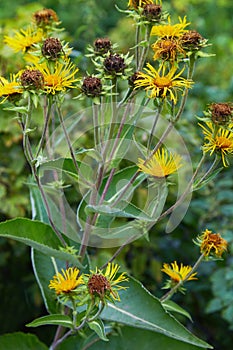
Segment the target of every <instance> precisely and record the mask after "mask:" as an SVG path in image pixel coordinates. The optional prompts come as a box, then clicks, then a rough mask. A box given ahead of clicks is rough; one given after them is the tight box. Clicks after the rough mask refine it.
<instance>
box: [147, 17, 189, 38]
mask: <svg viewBox="0 0 233 350" xmlns="http://www.w3.org/2000/svg"><path fill="white" fill-rule="evenodd" d="M179 21H180V23H177V24H173V25H172V24H171V17H170V16H169V17H168V24H160V25H156V26H153V27H152V29H151V35H156V36H158V37H160V38H168V39H171V38H180V37H181V36H182V35H183V34H184V33H185V32H187V29H185V28H186V27H187V26H188V25H189V24H190V23H187V20H186V16H185V17H184V18H183V19H182V18H181V17H179Z"/></svg>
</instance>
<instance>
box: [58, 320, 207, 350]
mask: <svg viewBox="0 0 233 350" xmlns="http://www.w3.org/2000/svg"><path fill="white" fill-rule="evenodd" d="M117 330H118V328H117V327H115V329H114V332H112V334H111V331H112V329H111V328H108V329H107V330H106V333H107V334H108V338H109V342H103V341H101V340H100V339H98V338H97V337H96V336H95V337H94V334H93V335H92V336H91V335H89V336H88V337H87V338H85V340H84V339H83V338H82V337H81V336H78V335H75V336H72V337H69V338H67V339H65V340H64V341H63V342H62V343H61V344H60V345H59V346H58V349H57V350H70V349H76V346H77V344H79V350H87V349H88V350H89V349H90V350H100V349H101V350H109V349H111V350H131V349H135V350H138V349H140V350H153V349H159V350H200V349H203V347H202V348H200V347H197V346H195V345H191V344H187V343H183V342H181V341H178V340H176V339H172V338H168V337H166V336H165V335H163V334H160V333H155V332H152V331H148V330H145V329H138V328H133V327H128V326H124V327H122V326H120V327H119V332H118V334H117Z"/></svg>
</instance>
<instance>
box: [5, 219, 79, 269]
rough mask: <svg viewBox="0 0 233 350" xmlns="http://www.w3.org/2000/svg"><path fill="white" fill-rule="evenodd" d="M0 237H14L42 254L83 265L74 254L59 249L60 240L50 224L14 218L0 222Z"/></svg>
mask: <svg viewBox="0 0 233 350" xmlns="http://www.w3.org/2000/svg"><path fill="white" fill-rule="evenodd" d="M0 237H4V238H11V239H14V240H15V241H18V242H21V243H24V244H26V245H29V246H31V247H33V248H35V249H37V250H39V251H41V252H42V253H43V254H46V255H48V256H52V257H54V258H58V259H61V260H66V261H69V262H71V263H73V264H76V265H77V266H78V267H83V266H82V265H81V264H80V263H79V262H78V259H77V258H76V257H75V256H74V255H72V254H69V253H67V252H63V251H61V250H60V247H61V242H60V240H59V239H58V237H57V236H56V234H55V232H54V231H53V230H52V228H51V226H49V225H47V224H45V223H42V222H40V221H35V220H30V219H25V218H16V219H13V220H9V221H5V222H2V223H0Z"/></svg>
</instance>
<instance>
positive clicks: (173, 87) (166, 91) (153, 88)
mask: <svg viewBox="0 0 233 350" xmlns="http://www.w3.org/2000/svg"><path fill="white" fill-rule="evenodd" d="M184 69H185V68H183V69H182V70H181V71H180V72H178V73H177V67H175V66H172V68H171V69H170V70H169V71H168V72H166V67H165V65H164V64H161V65H160V67H159V69H158V70H156V69H155V68H154V67H153V66H152V65H151V64H150V63H147V68H145V69H144V70H145V72H146V73H143V72H139V73H138V78H137V79H136V80H135V88H136V89H137V88H141V87H142V88H144V89H145V91H147V94H148V97H149V98H157V97H159V98H163V99H164V98H168V99H170V100H171V101H173V103H174V104H176V103H177V99H178V96H177V91H182V90H183V88H187V89H189V88H191V87H192V84H193V81H192V80H190V79H185V78H183V77H181V74H182V73H183V72H184Z"/></svg>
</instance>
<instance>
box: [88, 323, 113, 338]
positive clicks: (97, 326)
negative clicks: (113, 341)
mask: <svg viewBox="0 0 233 350" xmlns="http://www.w3.org/2000/svg"><path fill="white" fill-rule="evenodd" d="M88 326H89V327H90V329H92V330H93V331H94V332H95V333H96V334H97V335H98V337H99V338H100V339H101V340H104V341H108V338H106V335H105V329H104V324H103V322H102V320H101V319H96V320H94V321H92V322H88Z"/></svg>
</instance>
